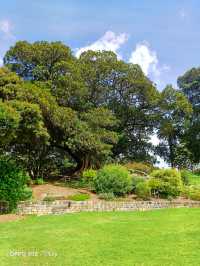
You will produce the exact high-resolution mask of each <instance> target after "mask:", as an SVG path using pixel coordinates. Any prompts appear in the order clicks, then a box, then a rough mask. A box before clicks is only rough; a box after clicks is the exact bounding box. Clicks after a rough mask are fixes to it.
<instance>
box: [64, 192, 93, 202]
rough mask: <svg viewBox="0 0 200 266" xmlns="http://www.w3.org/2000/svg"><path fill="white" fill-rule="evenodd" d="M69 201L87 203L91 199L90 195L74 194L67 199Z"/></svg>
mask: <svg viewBox="0 0 200 266" xmlns="http://www.w3.org/2000/svg"><path fill="white" fill-rule="evenodd" d="M67 199H68V200H74V201H85V200H89V199H90V195H89V194H86V193H80V194H74V195H71V196H69V197H67Z"/></svg>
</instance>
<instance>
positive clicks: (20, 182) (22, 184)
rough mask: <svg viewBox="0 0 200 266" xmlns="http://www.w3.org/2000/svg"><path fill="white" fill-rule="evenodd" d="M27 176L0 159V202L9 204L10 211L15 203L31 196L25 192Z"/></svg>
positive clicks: (13, 164) (9, 161)
mask: <svg viewBox="0 0 200 266" xmlns="http://www.w3.org/2000/svg"><path fill="white" fill-rule="evenodd" d="M27 180H28V176H27V175H26V174H25V173H24V172H23V171H22V170H21V169H20V168H19V167H17V166H16V164H15V163H14V162H13V161H11V160H8V159H7V158H0V200H3V201H7V202H8V203H9V208H10V210H12V209H14V208H15V207H16V206H17V202H18V201H20V200H25V199H27V197H28V196H29V197H30V196H31V194H32V193H31V191H30V190H29V191H27V186H26V182H27Z"/></svg>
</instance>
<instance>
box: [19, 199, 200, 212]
mask: <svg viewBox="0 0 200 266" xmlns="http://www.w3.org/2000/svg"><path fill="white" fill-rule="evenodd" d="M181 207H188V208H193V207H200V202H198V201H185V202H178V201H157V202H156V201H129V202H128V201H126V202H122V201H79V202H78V201H69V200H56V201H53V202H47V201H37V202H21V203H20V204H19V205H18V209H17V212H18V213H19V214H36V215H45V214H63V213H73V212H82V211H86V212H91V211H136V210H142V211H144V210H153V209H163V208H181Z"/></svg>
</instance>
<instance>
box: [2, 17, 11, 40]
mask: <svg viewBox="0 0 200 266" xmlns="http://www.w3.org/2000/svg"><path fill="white" fill-rule="evenodd" d="M12 29H13V25H12V24H11V22H10V21H9V20H7V19H4V20H0V32H2V34H3V35H4V37H5V38H14V35H13V34H12Z"/></svg>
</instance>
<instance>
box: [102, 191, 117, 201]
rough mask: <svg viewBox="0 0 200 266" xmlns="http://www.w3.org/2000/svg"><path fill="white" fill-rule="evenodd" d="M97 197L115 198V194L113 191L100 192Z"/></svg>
mask: <svg viewBox="0 0 200 266" xmlns="http://www.w3.org/2000/svg"><path fill="white" fill-rule="evenodd" d="M99 198H100V199H104V200H114V199H115V195H114V194H113V192H108V193H100V194H99Z"/></svg>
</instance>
